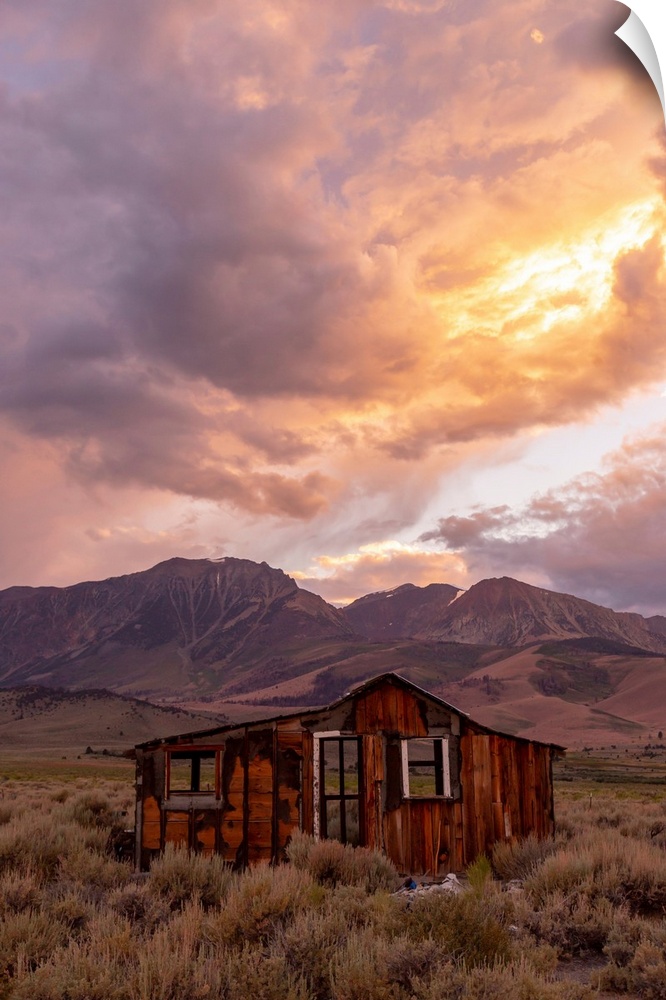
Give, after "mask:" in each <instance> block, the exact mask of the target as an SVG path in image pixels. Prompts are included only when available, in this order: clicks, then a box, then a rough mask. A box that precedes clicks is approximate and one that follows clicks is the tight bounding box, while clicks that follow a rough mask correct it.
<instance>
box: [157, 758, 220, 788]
mask: <svg viewBox="0 0 666 1000" xmlns="http://www.w3.org/2000/svg"><path fill="white" fill-rule="evenodd" d="M168 774H169V789H168V794H171V793H172V792H209V793H210V794H212V795H215V789H216V775H217V753H216V751H215V750H172V751H171V752H170V753H169V769H168Z"/></svg>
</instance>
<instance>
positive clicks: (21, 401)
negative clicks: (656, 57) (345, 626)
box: [0, 0, 666, 614]
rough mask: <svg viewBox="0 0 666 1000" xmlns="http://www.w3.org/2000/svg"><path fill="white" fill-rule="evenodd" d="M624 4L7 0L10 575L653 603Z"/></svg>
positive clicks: (650, 195)
mask: <svg viewBox="0 0 666 1000" xmlns="http://www.w3.org/2000/svg"><path fill="white" fill-rule="evenodd" d="M628 13H629V11H628V8H626V7H624V6H623V5H622V4H620V3H617V2H616V0H511V2H505V0H336V2H335V3H321V0H159V3H158V2H153V3H146V2H145V0H114V3H106V2H103V0H59V2H58V3H57V4H54V3H53V2H52V0H5V2H4V4H3V16H2V18H1V19H0V241H1V245H2V247H3V253H2V255H1V256H0V288H1V290H2V303H3V308H2V314H1V315H0V461H1V463H2V464H1V469H2V472H1V474H0V511H1V512H2V517H1V518H0V587H10V586H14V585H23V586H26V585H28V586H40V585H56V586H64V585H69V584H72V583H75V582H78V581H81V580H91V579H104V578H107V577H109V576H116V575H121V574H124V573H130V572H136V571H139V570H143V569H146V568H148V567H149V566H151V565H154V564H155V563H157V562H159V561H161V560H164V559H168V558H171V557H172V556H185V557H188V558H203V557H205V558H221V557H223V556H237V557H242V558H248V559H253V560H256V561H263V560H265V561H266V562H268V563H269V564H271V565H273V566H277V567H280V568H282V569H284V570H285V571H286V572H288V573H290V574H291V575H293V576H294V577H295V578H296V579H297V580H298V582H299V584H300V585H301V586H304V587H307V588H308V589H311V590H314V591H316V592H317V593H320V594H322V596H324V597H325V598H326V599H327V600H331V601H334V602H336V603H345V602H347V601H349V600H352V599H354V598H355V597H358V596H360V595H362V594H364V593H368V592H371V591H377V590H384V589H391V588H393V587H395V586H398V585H399V584H402V583H406V582H411V583H414V584H417V585H425V584H428V583H431V582H442V583H450V584H453V585H455V586H458V587H469V586H471V585H472V584H473V583H475V582H476V581H478V580H480V579H483V578H486V577H491V576H505V575H506V576H513V577H516V578H518V579H522V580H526V581H527V582H530V583H533V584H536V585H538V586H543V587H547V588H549V589H552V590H559V591H565V592H568V593H574V594H577V595H578V596H581V597H587V598H588V599H591V600H594V601H597V602H598V603H601V604H604V605H607V606H610V607H614V608H615V609H616V610H637V611H641V612H643V613H665V614H666V575H665V574H664V570H663V567H664V562H665V558H666V530H665V529H666V509H665V506H664V496H665V493H664V489H665V486H666V455H665V454H664V449H663V447H662V440H663V437H664V431H665V430H666V339H665V336H664V332H665V319H666V298H665V296H664V291H665V288H666V269H665V267H664V246H665V244H664V239H665V232H664V218H665V213H664V197H665V195H666V134H665V129H664V116H663V113H662V110H661V107H660V104H659V99H658V96H657V93H656V91H655V90H654V87H653V85H652V83H651V82H650V80H649V78H648V77H647V74H646V73H645V71H644V70H643V69H642V67H641V66H640V63H639V62H638V60H637V59H636V58H635V57H634V56H633V55H632V54H631V53H630V52H629V50H628V49H627V47H626V46H625V45H624V44H623V43H622V42H621V41H620V40H619V39H617V38H616V37H615V35H614V31H615V30H616V29H617V28H618V27H619V26H620V25H621V24H622V23H623V21H624V20H626V17H627V16H628Z"/></svg>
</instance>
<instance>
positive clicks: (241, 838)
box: [137, 683, 553, 877]
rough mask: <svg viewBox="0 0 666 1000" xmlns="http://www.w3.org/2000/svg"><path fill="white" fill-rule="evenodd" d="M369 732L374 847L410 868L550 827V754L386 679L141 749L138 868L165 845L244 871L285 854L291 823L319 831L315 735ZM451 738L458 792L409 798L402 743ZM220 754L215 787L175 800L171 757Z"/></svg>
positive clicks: (366, 749)
mask: <svg viewBox="0 0 666 1000" xmlns="http://www.w3.org/2000/svg"><path fill="white" fill-rule="evenodd" d="M320 732H328V733H340V734H342V735H351V736H355V735H358V736H360V737H361V758H360V760H361V766H360V797H361V799H360V807H361V815H362V822H363V826H364V833H365V843H366V844H367V846H369V847H372V848H375V849H377V850H380V851H384V852H385V853H386V854H387V855H388V856H389V857H390V858H391V860H392V861H393V862H394V863H395V864H396V866H397V867H398V869H399V870H400V871H402V872H405V873H407V872H409V873H411V874H413V875H430V876H433V877H436V876H440V875H443V874H445V873H446V872H448V871H459V870H461V869H462V868H464V867H465V866H466V865H468V864H469V863H470V862H471V861H473V860H474V858H476V857H477V856H478V854H480V853H482V852H486V853H488V852H490V850H491V849H492V845H493V844H494V843H495V842H496V841H497V840H510V839H513V838H516V837H524V836H527V835H528V834H529V833H534V834H536V835H537V836H539V837H543V836H546V835H548V834H550V833H552V830H553V806H552V776H551V749H550V747H548V746H545V745H541V744H534V743H530V742H528V741H522V740H517V739H512V738H511V737H508V736H501V735H499V734H495V733H488V732H486V731H485V730H483V729H482V727H479V726H476V725H474V724H473V723H471V722H469V720H467V719H466V718H465V717H463V716H460V715H459V714H458V713H456V712H455V711H453V710H450V709H448V708H447V706H445V705H441V704H439V703H438V702H435V701H432V700H430V699H429V698H428V697H427V696H425V695H423V696H421V695H420V694H419V693H415V692H412V691H410V690H409V689H407V688H403V687H402V686H400V685H397V684H396V685H394V684H390V683H387V684H385V685H382V686H378V687H376V688H371V689H370V690H366V691H362V692H360V693H359V694H358V695H357V696H356V697H351V698H350V699H348V701H345V702H344V703H342V704H341V705H338V706H336V707H334V708H333V709H331V710H324V711H322V712H308V713H304V715H303V716H301V717H293V718H286V719H284V720H277V721H274V722H271V723H257V724H255V725H248V726H239V727H238V728H237V729H234V730H228V731H226V732H224V733H221V734H219V736H217V737H216V738H214V739H212V738H211V736H205V737H200V738H198V739H191V740H190V741H189V742H187V741H186V739H185V738H183V739H182V740H181V739H174V740H173V741H168V743H167V745H166V746H165V745H161V746H160V747H159V748H156V749H150V750H141V749H140V750H138V751H137V793H138V800H137V866H139V867H141V868H142V869H146V868H147V867H149V865H150V860H151V858H152V857H153V856H154V855H155V854H157V853H158V852H159V851H160V850H161V849H163V847H164V845H165V844H166V843H175V844H183V845H187V846H189V847H190V848H192V849H194V850H196V851H199V852H202V853H204V854H212V853H213V852H217V853H220V854H221V855H222V856H223V857H224V858H225V859H226V860H227V861H229V862H230V863H232V864H234V865H236V866H238V867H244V866H246V865H248V864H253V863H255V862H258V861H280V860H283V859H284V857H285V849H286V847H287V844H288V842H289V839H290V837H291V835H292V834H293V832H294V830H298V829H301V830H303V831H304V832H306V833H312V832H313V830H314V815H315V800H314V773H313V756H314V747H315V739H314V735H315V734H316V733H320ZM428 737H431V738H437V737H445V738H446V739H447V740H448V744H447V745H448V748H449V759H448V770H449V773H450V783H451V795H450V797H447V798H442V797H435V796H433V797H431V798H422V799H420V798H408V797H405V794H404V789H403V788H402V770H401V758H400V753H401V743H400V741H401V739H406V738H428ZM183 749H199V750H202V749H203V750H206V751H209V752H210V751H213V750H214V751H215V752H216V753H218V754H219V755H220V767H219V769H218V772H219V777H218V779H217V786H218V787H216V788H215V790H214V791H211V792H209V793H203V792H197V793H192V792H172V793H171V794H170V796H169V797H167V796H166V787H167V784H166V783H167V781H168V774H167V771H168V766H167V752H166V751H169V750H180V751H183Z"/></svg>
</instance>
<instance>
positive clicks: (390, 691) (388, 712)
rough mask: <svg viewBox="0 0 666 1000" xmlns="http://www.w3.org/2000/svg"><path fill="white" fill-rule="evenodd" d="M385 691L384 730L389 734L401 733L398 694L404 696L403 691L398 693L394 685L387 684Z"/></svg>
mask: <svg viewBox="0 0 666 1000" xmlns="http://www.w3.org/2000/svg"><path fill="white" fill-rule="evenodd" d="M383 691H384V696H383V699H382V700H383V705H384V728H385V729H386V731H387V732H388V733H400V732H402V729H401V728H400V721H399V713H398V694H399V693H400V694H402V690H401V691H400V692H398V689H397V688H395V687H394V686H393V684H387V685H386V687H385V688H384V689H383Z"/></svg>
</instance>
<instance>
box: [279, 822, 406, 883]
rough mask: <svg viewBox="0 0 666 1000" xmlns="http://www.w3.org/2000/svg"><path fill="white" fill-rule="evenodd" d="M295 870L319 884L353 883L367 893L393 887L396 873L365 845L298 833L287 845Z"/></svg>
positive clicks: (396, 879)
mask: <svg viewBox="0 0 666 1000" xmlns="http://www.w3.org/2000/svg"><path fill="white" fill-rule="evenodd" d="M287 856H288V858H289V860H290V862H291V863H292V865H293V866H294V868H296V870H297V871H303V872H307V873H308V874H309V875H310V876H311V877H312V878H313V879H314V880H315V881H316V882H318V883H319V884H320V885H329V886H336V885H356V886H360V887H362V888H363V889H364V890H365V891H366V892H379V891H381V890H392V889H396V888H397V886H398V885H399V884H400V879H399V878H398V874H397V872H396V870H395V868H394V866H393V865H392V864H391V862H390V861H389V860H388V858H387V857H386V856H385V855H384V854H381V853H379V852H378V851H372V850H370V849H369V848H367V847H352V846H351V844H341V843H340V842H339V841H337V840H320V841H316V840H314V838H313V837H308V836H306V835H305V834H301V833H297V834H295V835H294V837H293V838H292V840H291V843H290V844H289V847H288V848H287Z"/></svg>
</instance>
